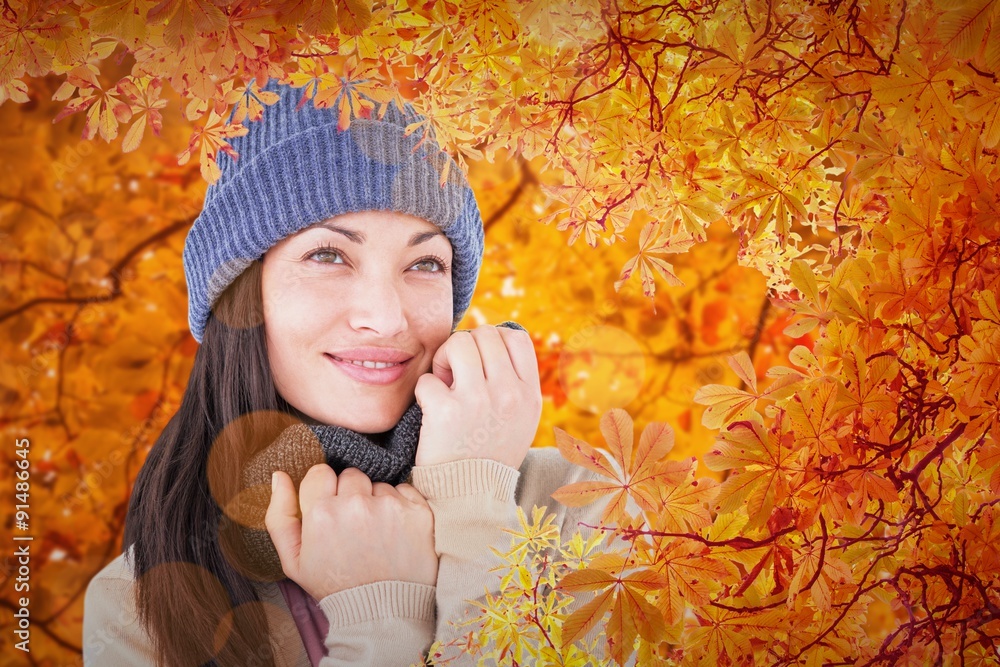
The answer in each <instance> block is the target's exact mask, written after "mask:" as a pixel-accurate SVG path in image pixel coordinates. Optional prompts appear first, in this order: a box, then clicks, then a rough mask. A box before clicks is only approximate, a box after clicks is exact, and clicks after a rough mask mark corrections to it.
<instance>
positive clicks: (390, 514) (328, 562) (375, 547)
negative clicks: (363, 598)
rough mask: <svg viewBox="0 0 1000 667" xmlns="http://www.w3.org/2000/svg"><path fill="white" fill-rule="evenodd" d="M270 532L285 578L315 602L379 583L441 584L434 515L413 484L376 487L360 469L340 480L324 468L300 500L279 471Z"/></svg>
mask: <svg viewBox="0 0 1000 667" xmlns="http://www.w3.org/2000/svg"><path fill="white" fill-rule="evenodd" d="M300 510H301V512H300ZM300 517H301V518H300ZM264 525H265V526H266V528H267V532H268V533H269V534H270V535H271V541H272V542H274V546H275V549H276V550H277V552H278V557H279V558H280V559H281V568H282V570H284V572H285V574H286V575H287V576H288V577H289V578H290V579H291V580H292V581H294V582H295V583H297V584H298V585H299V586H301V587H302V588H303V590H305V591H306V592H307V593H309V595H311V596H312V597H313V599H315V600H316V601H319V600H322V599H323V598H324V597H326V596H327V595H330V594H331V593H336V592H338V591H342V590H345V589H347V588H352V587H354V586H361V585H362V584H367V583H372V582H375V581H383V580H394V579H395V580H399V581H410V582H415V583H419V584H427V585H429V586H434V585H436V583H437V571H438V557H437V552H436V551H435V548H434V515H433V513H432V512H431V508H430V505H428V504H427V500H426V499H425V498H424V497H423V495H422V494H421V493H420V492H419V491H417V490H416V489H415V488H414V487H413V486H412V485H410V484H406V483H403V484H399V485H398V486H392V485H391V484H386V483H384V482H375V483H374V484H373V483H372V482H371V480H370V479H369V478H368V475H366V474H365V473H363V472H362V471H360V470H358V469H357V468H348V469H346V470H344V471H343V472H342V473H341V474H340V475H339V477H338V475H337V473H336V472H335V471H334V470H333V468H331V467H330V466H329V465H327V464H325V463H321V464H317V465H314V466H313V467H311V468H310V469H309V470H308V471H307V472H306V474H305V477H303V478H302V483H301V484H300V485H299V492H298V498H296V493H295V485H294V484H293V482H292V478H291V477H290V476H289V475H288V473H286V472H283V471H277V472H276V473H275V474H274V480H273V484H272V490H271V501H270V503H269V504H268V507H267V513H266V514H265V516H264Z"/></svg>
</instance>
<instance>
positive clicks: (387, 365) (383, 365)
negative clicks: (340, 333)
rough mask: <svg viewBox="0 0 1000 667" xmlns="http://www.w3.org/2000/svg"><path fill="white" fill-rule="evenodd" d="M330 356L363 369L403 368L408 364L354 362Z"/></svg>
mask: <svg viewBox="0 0 1000 667" xmlns="http://www.w3.org/2000/svg"><path fill="white" fill-rule="evenodd" d="M328 356H329V357H330V358H332V359H335V360H336V361H342V362H344V363H345V364H353V365H354V366H361V367H362V368H393V367H395V366H402V365H403V364H405V363H406V362H405V361H400V362H395V363H387V362H382V361H352V360H350V359H342V358H340V357H338V356H336V355H333V354H331V355H328Z"/></svg>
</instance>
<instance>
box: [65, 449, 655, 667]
mask: <svg viewBox="0 0 1000 667" xmlns="http://www.w3.org/2000/svg"><path fill="white" fill-rule="evenodd" d="M602 479H604V478H602V477H599V476H597V475H596V474H594V473H592V472H590V471H589V470H586V469H585V468H582V467H580V466H577V465H575V464H573V463H570V462H568V461H566V460H565V459H564V458H563V457H562V456H561V454H560V453H559V451H558V449H556V448H555V447H540V448H537V447H536V448H532V449H530V450H529V451H528V454H527V456H526V458H525V460H524V462H523V464H522V465H521V468H520V469H519V470H515V469H514V468H511V467H510V466H506V465H504V464H501V463H498V462H496V461H492V460H488V459H468V460H464V461H456V462H452V463H444V464H439V465H434V466H416V467H414V468H413V472H412V474H411V478H410V482H411V483H412V484H413V486H415V487H416V488H417V490H419V491H420V492H421V493H422V494H423V495H424V497H425V498H427V500H428V503H429V504H430V506H431V509H432V511H433V513H434V531H435V543H436V549H437V551H438V555H439V569H438V577H437V585H436V586H427V585H424V584H417V583H413V582H402V581H379V582H375V583H370V584H365V585H363V586H356V587H354V588H350V589H347V590H343V591H339V592H337V593H333V594H331V595H328V596H326V597H325V598H323V599H322V600H320V601H319V605H320V608H321V609H322V610H323V612H324V613H325V615H326V617H327V619H329V621H330V630H329V633H328V635H327V637H326V642H325V643H326V647H327V650H328V656H327V657H325V658H323V659H322V661H321V662H320V667H347V666H351V667H358V666H361V665H378V666H379V667H391V666H393V665H400V666H402V667H409V666H410V665H413V664H421V663H420V661H421V658H422V657H423V656H425V655H426V654H427V651H428V649H429V648H430V646H431V643H432V642H433V641H435V640H441V641H442V642H448V641H449V640H451V639H454V638H457V637H461V636H462V635H464V634H466V633H467V632H468V631H469V630H471V629H472V626H471V625H470V626H459V627H454V626H452V625H450V622H451V621H461V620H462V619H468V618H471V617H473V616H476V615H478V614H479V609H478V608H477V607H475V606H474V605H473V604H471V603H469V602H467V600H472V599H477V600H480V601H483V600H485V595H484V587H485V589H488V590H489V592H490V593H491V594H493V595H496V594H497V593H498V591H499V590H500V577H501V576H502V573H501V572H499V571H498V572H490V569H491V568H496V567H498V566H501V565H503V563H504V561H503V560H502V559H501V558H500V557H499V556H497V555H495V554H494V553H493V552H492V551H491V549H490V547H493V548H495V549H497V550H498V551H501V552H507V551H508V550H509V549H510V540H511V535H510V534H509V533H506V532H504V531H503V529H504V528H510V529H515V530H516V529H519V528H520V525H521V524H520V521H519V520H518V517H517V512H516V507H517V506H520V507H521V508H522V509H523V510H524V513H525V515H526V516H527V518H528V519H529V520H530V519H531V510H532V507H533V506H534V505H538V506H543V505H544V506H547V507H548V508H549V510H548V511H549V512H551V513H555V515H556V518H555V521H554V525H556V526H559V527H560V532H561V535H562V539H563V540H564V541H565V540H568V539H569V538H570V537H571V536H572V534H573V532H574V530H576V528H577V522H578V521H582V522H585V523H589V524H591V525H597V523H598V517H599V515H600V512H601V510H602V509H603V508H604V507H605V505H606V504H607V499H606V498H605V499H601V500H598V501H597V502H594V503H591V504H590V505H586V506H584V507H566V506H564V505H562V504H561V503H558V502H556V501H555V500H553V499H552V498H551V497H550V494H551V493H553V492H554V491H555V490H556V489H558V488H559V487H561V486H564V485H566V484H571V483H573V482H577V481H584V480H602ZM628 509H629V511H630V512H632V513H637V512H638V509H637V507H636V506H635V505H634V504H632V503H631V501H630V504H629V508H628ZM580 530H581V532H582V534H583V536H584V537H586V536H588V535H590V534H591V532H590V531H589V529H587V528H584V527H580ZM609 543H611V546H612V547H613V548H614V549H615V550H618V549H620V548H621V546H622V543H621V542H620V541H618V540H617V539H615V540H614V542H611V539H610V538H609V537H606V538H605V540H604V543H603V544H604V545H608V544H609ZM607 548H608V547H607V546H602V547H599V548H598V552H600V551H602V550H606V549H607ZM554 555H555V556H556V557H558V554H554ZM550 557H551V554H550ZM254 585H255V586H256V588H257V591H258V595H259V597H260V599H261V600H262V601H264V602H269V603H271V604H273V605H276V608H277V609H279V610H281V613H280V614H279V617H280V618H278V619H277V621H276V622H275V623H274V624H273V625H272V627H271V632H270V633H269V640H270V642H271V646H272V648H273V651H274V654H275V656H276V661H277V663H276V664H277V665H281V666H287V667H311V665H310V663H309V659H308V656H307V655H306V650H305V646H304V645H303V643H302V638H301V636H300V634H299V632H298V629H297V628H296V626H295V621H294V620H293V618H292V616H291V613H290V612H289V611H288V607H287V605H286V604H285V600H284V597H283V596H282V594H281V591H280V589H279V587H278V585H277V584H275V583H255V584H254ZM592 598H593V594H591V593H584V594H581V595H580V596H579V597H577V598H575V599H574V600H573V602H572V604H571V605H570V607H569V610H570V611H572V610H574V609H577V608H579V607H580V606H581V605H582V604H585V603H586V602H588V601H589V600H590V599H592ZM599 630H600V627H599V625H595V626H594V627H593V628H592V629H591V630H590V632H589V633H588V634H587V636H586V637H585V638H584V639H583V640H580V641H578V644H579V643H581V642H582V643H583V645H584V646H590V645H591V643H592V642H594V641H595V640H596V635H597V633H598V632H599ZM604 642H605V640H604V639H603V638H602V639H601V640H600V643H598V644H597V651H598V654H599V655H600V656H601V657H602V658H603V656H604V652H605V646H604ZM151 646H152V643H151V640H150V638H149V636H148V635H147V634H146V633H145V630H144V629H143V628H142V627H141V625H140V623H139V622H138V621H137V619H136V611H135V604H134V601H133V577H132V573H131V572H130V571H129V569H128V568H127V567H126V565H125V561H124V556H123V555H121V554H119V555H118V557H117V558H115V559H114V560H112V561H111V562H110V563H108V564H107V565H106V566H105V567H104V569H102V570H101V571H100V572H98V574H97V575H96V576H95V577H94V578H93V579H92V580H91V582H90V584H89V586H88V587H87V593H86V597H85V602H84V617H83V660H84V665H85V666H86V667H98V666H100V667H104V666H107V667H119V666H121V667H126V666H127V667H155V664H156V663H155V659H154V656H153V653H152V650H151ZM451 657H456V659H455V660H453V661H451V662H448V663H447V664H449V665H455V666H458V665H474V664H476V663H477V661H478V658H474V657H472V656H470V654H469V653H468V652H464V651H462V650H460V649H459V648H448V649H445V651H444V652H443V658H451ZM634 659H635V658H634V657H633V658H632V660H631V661H630V663H629V664H634ZM533 662H534V661H532V660H531V659H530V657H529V658H528V660H527V662H526V664H533ZM601 662H602V660H598V659H597V656H595V657H594V658H593V663H594V664H600V663H601ZM539 664H540V663H539Z"/></svg>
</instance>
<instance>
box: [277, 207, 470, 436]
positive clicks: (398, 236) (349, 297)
mask: <svg viewBox="0 0 1000 667" xmlns="http://www.w3.org/2000/svg"><path fill="white" fill-rule="evenodd" d="M438 260H443V261H438ZM451 263H452V249H451V243H450V242H449V241H448V237H446V236H445V235H444V233H442V232H441V230H440V229H439V228H438V227H437V226H436V225H434V224H433V223H430V222H428V221H426V220H423V219H421V218H417V217H415V216H412V215H407V214H404V213H396V212H392V211H363V212H359V213H347V214H344V215H338V216H335V217H333V218H329V219H327V220H325V221H323V222H320V223H317V224H315V225H312V226H311V227H308V228H306V229H303V230H301V231H299V232H297V233H295V234H293V235H291V236H288V237H286V238H284V239H282V240H281V241H280V242H278V243H277V244H276V245H274V246H272V247H271V248H270V249H269V250H268V251H267V252H266V253H265V254H264V258H263V264H262V276H261V280H262V292H263V300H264V331H265V336H266V341H267V354H268V360H269V361H270V364H271V372H272V375H273V377H274V382H275V385H276V387H277V389H278V392H279V393H280V394H281V396H282V397H283V398H284V399H285V400H286V401H288V402H289V403H290V404H291V405H292V406H294V407H295V408H296V409H298V410H300V411H301V412H303V413H305V414H306V415H308V416H309V417H312V418H313V419H315V420H316V421H319V422H322V423H324V424H334V425H337V426H344V427H346V428H350V429H352V430H354V431H358V432H359V433H383V432H385V431H388V430H389V429H391V428H392V427H393V426H395V425H396V423H397V422H398V421H399V419H400V417H402V415H403V413H404V412H405V411H406V409H407V408H408V407H409V406H410V404H411V403H412V402H413V400H414V396H415V394H414V388H415V387H416V384H417V378H419V377H420V376H421V375H422V374H424V373H426V372H428V371H429V370H430V367H431V360H432V359H433V358H434V353H435V352H436V351H437V349H438V348H439V347H440V346H441V345H442V344H443V343H444V342H445V341H446V340H447V339H448V337H449V336H450V335H451V321H452V286H451ZM359 348H379V349H375V350H370V349H369V350H364V349H359ZM389 353H395V354H396V355H397V356H396V357H395V358H396V359H402V360H405V362H404V363H402V364H401V365H400V366H398V367H395V368H386V369H383V370H378V369H369V368H363V367H359V366H356V365H353V364H351V363H350V362H348V361H337V360H336V359H335V357H341V358H345V359H348V358H349V359H359V360H374V359H377V358H379V357H380V356H385V355H386V354H389Z"/></svg>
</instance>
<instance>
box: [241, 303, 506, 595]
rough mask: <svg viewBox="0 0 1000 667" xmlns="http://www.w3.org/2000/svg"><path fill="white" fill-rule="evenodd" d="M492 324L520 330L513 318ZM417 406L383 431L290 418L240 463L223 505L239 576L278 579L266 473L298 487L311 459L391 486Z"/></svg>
mask: <svg viewBox="0 0 1000 667" xmlns="http://www.w3.org/2000/svg"><path fill="white" fill-rule="evenodd" d="M497 326H502V327H507V328H509V329H520V330H522V331H524V327H522V326H521V325H520V324H518V323H517V322H513V321H510V320H508V321H505V322H502V323H500V324H498V325H497ZM422 417H423V411H422V410H421V409H420V405H419V404H418V403H417V402H416V400H414V402H413V403H412V404H411V405H410V407H409V408H407V410H406V412H404V413H403V416H402V417H401V418H400V420H399V422H397V423H396V425H395V426H394V427H393V428H392V429H391V430H390V431H388V432H387V433H385V434H367V433H358V432H357V431H354V430H351V429H349V428H345V427H343V426H336V425H328V424H304V423H295V424H293V425H291V426H289V427H287V428H285V429H284V430H283V431H281V433H280V434H279V435H278V437H277V438H276V439H275V440H274V441H273V442H272V443H271V444H270V445H268V446H267V447H266V448H264V449H263V450H261V451H260V452H258V453H257V454H255V455H254V456H253V457H252V458H251V459H250V460H249V461H248V462H247V463H246V464H245V466H244V468H243V471H242V475H241V483H240V491H239V493H238V494H237V495H236V497H235V498H234V499H233V501H232V502H231V503H230V504H229V505H228V506H227V514H228V515H229V516H230V517H238V519H237V520H236V521H233V522H232V523H231V524H230V525H231V526H232V527H233V528H234V530H235V533H236V536H235V539H229V540H227V541H226V544H227V545H231V547H230V548H228V549H227V551H228V553H227V556H228V558H229V560H230V561H231V562H232V563H233V564H234V565H235V566H236V567H237V569H239V570H240V571H242V572H243V574H244V575H245V576H249V577H251V578H255V579H258V580H261V581H281V580H282V579H285V574H284V572H283V570H282V569H281V560H280V559H279V558H278V552H277V550H276V549H275V548H274V543H273V542H272V541H271V536H270V534H269V533H268V532H267V528H266V527H265V525H264V515H265V514H266V513H267V507H268V505H269V504H270V502H271V473H272V472H273V471H275V470H283V471H284V472H286V473H288V475H289V476H290V477H291V478H292V481H293V482H294V483H295V488H296V489H298V487H299V484H300V483H301V481H302V478H303V477H305V475H306V472H307V471H308V470H309V468H311V467H312V466H314V465H316V464H317V463H324V462H325V463H327V464H329V465H330V466H331V467H333V469H334V471H335V472H336V473H337V474H338V475H339V474H340V473H341V472H343V471H344V470H346V469H347V468H358V469H359V470H361V471H362V472H364V473H365V474H367V475H368V477H369V479H371V481H372V482H373V483H374V482H385V483H387V484H392V485H393V486H395V485H397V484H401V483H403V482H405V481H407V480H408V479H409V476H410V471H411V469H412V468H413V464H414V459H415V458H416V454H417V443H418V442H419V440H420V424H421V420H422Z"/></svg>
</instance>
